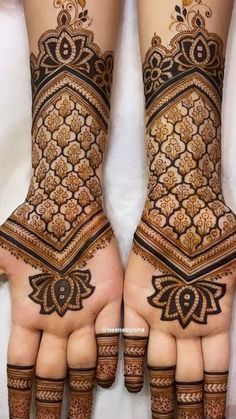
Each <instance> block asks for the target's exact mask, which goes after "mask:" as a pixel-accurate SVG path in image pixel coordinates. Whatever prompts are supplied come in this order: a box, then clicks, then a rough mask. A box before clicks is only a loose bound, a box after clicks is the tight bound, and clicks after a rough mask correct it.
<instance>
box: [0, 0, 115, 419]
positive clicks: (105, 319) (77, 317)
mask: <svg viewBox="0 0 236 419" xmlns="http://www.w3.org/2000/svg"><path fill="white" fill-rule="evenodd" d="M67 3H72V9H70V8H69V9H67V6H68V4H67ZM75 3H76V2H62V3H60V2H59V3H58V2H55V1H53V0H52V1H50V2H48V1H47V0H43V1H42V0H40V1H34V2H31V1H30V0H29V1H28V0H25V2H24V7H25V14H26V22H27V28H28V36H29V48H30V53H31V54H34V55H35V56H36V57H37V56H38V54H39V52H40V51H38V48H39V44H38V41H39V39H40V37H41V36H42V35H43V34H44V33H45V32H47V31H48V33H50V31H53V30H54V31H55V29H56V27H57V25H58V21H57V19H58V16H59V13H61V14H60V16H62V17H63V16H65V20H63V18H62V20H61V22H60V24H61V25H62V29H63V30H65V31H67V30H68V31H70V34H73V36H76V35H75V32H74V30H75V29H74V27H72V26H70V27H69V24H70V23H71V18H72V17H73V16H74V17H75V18H76V17H77V18H78V13H81V12H83V13H84V12H85V15H84V16H86V10H88V12H87V16H88V13H89V19H90V18H91V21H88V17H87V18H86V17H85V20H84V22H85V23H83V24H87V23H88V22H89V29H88V30H89V31H91V32H89V33H93V34H94V42H95V43H96V44H97V45H99V48H100V49H101V51H102V52H103V51H104V52H105V51H113V50H114V47H115V40H116V28H117V24H118V19H119V2H117V1H116V0H115V1H112V5H111V4H110V3H111V2H110V0H109V1H107V0H103V1H102V2H99V3H100V4H99V6H98V4H97V2H95V1H93V0H88V1H87V2H78V3H79V4H78V5H77V6H76V4H75ZM101 3H102V4H101ZM108 3H109V7H108ZM101 5H102V7H100V6H101ZM76 7H78V11H77V9H76ZM63 13H64V15H63ZM73 13H75V15H73ZM66 19H67V23H68V27H66V23H65V22H66ZM86 19H87V21H86ZM81 22H83V21H81ZM83 24H82V25H83ZM63 25H64V26H63ZM77 33H78V34H81V33H82V34H83V33H86V36H87V32H83V29H82V32H81V29H80V28H78V29H77ZM73 39H75V38H73ZM57 42H59V41H57ZM67 48H68V46H66V47H65V54H68V51H67ZM97 51H98V49H96V53H97ZM60 53H61V52H60V51H59V53H58V54H60ZM62 53H64V52H62ZM99 54H100V52H99ZM101 60H102V59H101ZM72 67H73V66H72ZM72 67H71V68H72ZM58 68H59V69H61V68H62V67H61V65H59V67H58ZM62 76H63V77H64V75H63V73H62ZM95 76H96V74H95ZM76 77H77V75H76ZM76 85H77V86H78V87H80V77H79V76H78V77H77V79H76ZM53 86H54V85H53V82H52V87H53ZM68 92H69V90H68V91H66V93H63V94H65V95H66V96H61V97H62V98H64V100H65V101H66V100H67V99H68V97H70V98H71V97H72V96H70V92H69V93H68ZM72 95H73V94H72ZM76 101H77V103H78V106H80V99H79V98H77V99H76ZM56 106H57V105H56ZM81 106H82V105H81ZM50 109H51V108H49V112H50ZM61 109H63V108H61ZM41 112H42V113H41V115H44V114H43V112H44V111H41ZM46 112H47V110H46ZM61 112H62V114H63V112H64V111H63V110H62V111H61ZM68 112H69V111H68ZM82 112H85V111H84V110H83V111H82ZM62 114H61V115H62ZM78 114H79V112H78ZM93 115H94V118H96V117H97V115H96V110H95V111H94V114H93ZM75 116H77V114H75ZM46 118H49V117H48V116H47V114H46ZM65 118H66V117H65ZM87 118H88V119H87V121H88V120H89V121H90V120H91V116H90V115H89V116H88V117H87ZM48 120H49V119H48ZM67 129H68V128H67ZM69 135H73V136H74V132H73V128H72V126H69ZM33 137H34V139H35V131H34V130H33ZM58 138H61V137H58ZM67 138H69V137H67ZM54 139H55V138H54ZM47 140H48V141H49V146H50V141H51V143H53V141H52V140H50V139H49V137H47ZM34 141H35V140H34ZM54 144H55V143H54ZM63 153H64V151H63ZM81 153H82V152H81ZM79 157H80V156H79ZM79 157H78V158H79ZM63 158H64V157H63ZM71 162H72V160H71ZM100 163H101V161H100ZM71 164H72V163H70V164H69V163H68V166H67V168H68V170H69V171H71ZM49 169H50V168H48V169H47V170H49ZM89 170H91V169H89ZM91 173H92V172H91ZM95 176H96V182H100V178H101V164H100V165H99V167H97V171H96V175H95ZM36 178H37V175H36V177H35V172H34V174H33V176H32V179H31V186H32V185H33V187H34V188H35V189H36V191H37V190H38V189H37V188H38V186H37V181H36ZM78 178H79V176H78ZM64 179H65V177H64ZM35 182H36V183H35ZM60 185H62V184H59V186H60ZM81 193H82V194H83V190H81ZM46 198H47V197H46ZM79 199H80V198H79ZM90 199H91V200H92V201H93V202H95V200H96V199H97V198H96V196H95V195H93V193H92V192H91V195H90ZM101 199H102V197H101ZM29 202H30V199H28V198H27V199H26V201H25V203H24V205H25V204H27V205H28V203H29ZM71 202H72V201H69V202H68V203H69V205H70V203H71ZM53 205H54V209H55V208H58V206H55V203H54V204H53ZM71 205H72V204H71ZM99 205H100V204H99ZM73 208H76V207H73ZM78 211H81V209H79V210H78ZM84 211H85V212H86V215H89V214H90V213H91V212H92V211H94V204H92V205H91V206H90V205H88V206H87V209H86V210H84ZM101 211H102V210H101ZM43 234H44V233H43ZM89 234H90V236H88V238H87V240H88V241H89V240H90V239H91V235H92V234H93V232H91V233H89ZM101 243H102V242H101ZM104 243H105V245H104ZM104 243H103V245H99V246H98V248H97V250H96V251H95V252H94V251H93V253H92V254H91V256H92V257H89V258H85V257H84V256H82V257H81V258H80V260H78V261H77V262H76V264H75V265H74V269H79V270H80V272H90V274H91V277H90V284H89V287H90V295H88V296H87V297H86V298H85V299H84V300H83V302H82V306H83V307H79V305H78V309H73V311H72V310H70V309H68V310H67V309H66V310H64V312H62V313H61V315H59V314H58V313H57V312H56V311H54V312H52V313H51V314H47V313H46V312H45V310H44V313H42V310H43V309H42V304H43V303H40V304H41V314H40V304H39V303H35V301H33V300H32V299H31V298H29V295H30V294H31V293H32V286H31V284H30V282H29V278H30V277H32V276H35V275H41V274H42V273H45V272H47V270H45V269H41V268H40V266H38V265H37V263H38V262H37V260H33V259H30V258H29V257H27V260H26V261H25V259H24V256H23V257H21V255H22V253H19V254H18V253H17V252H18V250H17V249H16V250H14V251H12V248H11V247H10V248H9V249H8V246H5V245H2V246H1V247H0V274H5V275H6V276H7V278H8V280H9V284H10V293H11V301H12V327H11V335H10V340H9V347H8V364H9V365H11V366H14V367H16V368H18V369H19V368H21V367H28V366H32V367H35V374H36V376H37V377H40V380H41V381H40V383H41V384H40V383H39V384H38V383H37V386H39V387H38V390H37V391H38V392H37V395H36V398H38V399H37V402H38V405H37V413H36V416H37V417H38V418H41V417H46V415H47V414H48V415H49V414H51V415H52V416H50V417H54V418H58V417H60V409H61V400H59V399H60V397H62V395H59V396H58V394H59V393H60V394H61V390H60V391H59V393H58V394H56V393H53V391H54V390H53V387H52V388H51V387H50V385H52V384H50V383H53V381H52V380H57V381H58V382H59V386H60V382H62V381H60V380H63V379H65V378H66V375H67V370H68V368H69V369H70V371H71V372H70V374H71V375H72V376H73V374H74V371H75V370H76V371H77V373H78V374H82V378H81V377H79V379H80V380H82V381H83V370H84V369H89V370H91V377H92V378H91V377H89V378H88V385H89V387H88V388H87V390H88V399H87V400H88V401H86V400H85V401H83V396H82V398H81V397H80V394H78V393H76V391H74V389H73V385H74V384H73V382H72V381H73V380H74V383H75V382H76V380H77V378H76V379H71V383H70V385H71V391H72V393H73V392H74V393H73V395H72V398H71V402H70V413H69V414H70V417H71V418H72V417H73V418H74V417H77V418H79V417H81V419H82V418H84V417H85V416H86V418H89V417H90V416H91V394H90V390H91V389H92V387H93V370H94V369H95V370H96V366H97V361H98V365H99V363H100V366H99V367H98V369H99V372H98V369H97V381H98V383H99V384H100V385H101V386H104V387H109V386H110V385H111V384H112V383H113V381H114V379H115V369H116V366H115V364H116V362H117V353H116V351H117V343H115V344H114V347H112V348H113V349H112V348H111V351H113V354H110V355H115V358H114V362H115V363H114V364H111V362H110V364H109V365H107V364H106V365H104V363H103V361H102V362H101V359H100V356H103V355H104V354H103V355H101V354H100V352H99V351H100V350H101V347H102V346H101V345H102V343H101V339H103V340H104V336H105V339H106V332H105V329H106V328H117V327H119V326H120V306H121V298H122V286H123V272H122V267H121V262H120V257H119V253H118V249H117V245H116V242H115V239H114V236H111V235H110V236H109V240H107V241H106V242H105V241H104ZM16 256H17V257H16ZM69 256H70V255H69ZM36 259H37V258H36ZM31 261H32V263H31ZM35 261H36V263H35ZM25 262H29V263H25ZM51 272H52V271H51ZM52 274H53V273H52ZM93 287H94V288H93ZM60 290H61V291H64V286H63V287H61V289H60ZM91 290H92V292H91ZM81 292H82V291H81ZM77 298H79V295H77ZM77 303H78V302H77ZM58 307H59V306H58ZM101 334H103V335H104V336H103V335H102V336H100V338H99V336H98V335H101ZM99 339H100V340H99ZM111 345H112V344H111ZM108 347H109V346H108ZM105 356H106V355H105ZM99 359H100V361H99ZM104 368H105V370H106V371H107V372H108V371H110V377H109V379H108V381H106V377H105V375H106V373H105V375H104ZM78 371H79V372H78ZM81 371H82V373H81ZM108 375H109V374H108ZM72 378H73V377H72ZM107 378H108V377H107ZM43 379H46V380H48V384H47V383H46V385H48V386H49V393H50V391H51V392H52V397H54V395H55V397H59V399H58V400H59V402H58V408H57V410H55V411H54V410H53V411H51V410H50V409H51V405H50V406H49V405H47V403H48V401H47V400H46V401H43V400H41V399H40V400H41V401H40V403H41V402H42V403H41V404H40V403H39V398H40V397H41V393H40V385H41V386H42V385H44V384H42V380H43ZM79 379H78V380H79ZM89 380H90V381H89ZM78 382H79V381H77V384H78ZM86 385H87V384H86ZM62 390H63V388H62ZM17 397H18V396H17ZM19 397H21V396H19ZM10 398H11V396H10ZM23 398H24V396H23V397H22V398H21V399H20V401H18V402H17V401H14V400H12V401H11V400H10V405H9V408H10V414H11V417H21V418H22V419H27V418H28V417H29V406H30V399H27V400H26V399H25V400H26V401H25V400H23V401H22V399H23ZM17 400H18V399H17ZM11 403H12V404H11ZM20 403H22V406H23V407H21V405H20ZM45 403H46V404H45ZM86 403H87V404H86ZM45 406H46V407H45ZM76 406H77V407H76ZM11 409H12V410H11ZM17 409H18V410H17ZM47 409H49V410H50V411H49V410H47ZM50 412H51V413H50Z"/></svg>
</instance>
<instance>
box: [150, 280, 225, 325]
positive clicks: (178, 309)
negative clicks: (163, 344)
mask: <svg viewBox="0 0 236 419" xmlns="http://www.w3.org/2000/svg"><path fill="white" fill-rule="evenodd" d="M152 284H153V288H154V289H155V293H154V294H153V295H152V296H150V297H149V298H148V302H149V303H150V304H151V305H153V306H154V307H158V308H161V309H162V316H161V319H162V320H176V319H178V320H179V322H180V324H181V326H182V327H183V328H186V327H187V326H188V324H189V323H190V322H191V321H195V322H196V323H200V324H206V323H207V316H208V315H209V314H217V313H220V312H221V308H220V304H219V300H220V299H221V298H222V297H223V295H224V294H225V291H226V285H224V284H219V283H218V284H217V283H214V282H210V281H206V280H204V281H196V282H194V283H191V285H190V284H186V283H185V282H184V281H181V280H179V279H178V277H174V276H172V275H159V276H153V278H152Z"/></svg>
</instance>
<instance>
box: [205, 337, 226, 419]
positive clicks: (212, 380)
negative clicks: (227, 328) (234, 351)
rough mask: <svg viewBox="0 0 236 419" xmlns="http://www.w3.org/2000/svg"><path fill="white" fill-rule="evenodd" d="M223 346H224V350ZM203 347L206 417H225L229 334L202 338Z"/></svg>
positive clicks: (209, 418) (212, 418)
mask: <svg viewBox="0 0 236 419" xmlns="http://www.w3.org/2000/svg"><path fill="white" fill-rule="evenodd" d="M222 348H224V350H223V351H222ZM202 349H203V358H204V368H205V373H204V417H205V418H206V419H224V418H225V417H226V416H225V415H226V397H227V384H228V367H229V356H230V339H229V334H228V333H224V334H219V335H216V336H210V337H205V338H202Z"/></svg>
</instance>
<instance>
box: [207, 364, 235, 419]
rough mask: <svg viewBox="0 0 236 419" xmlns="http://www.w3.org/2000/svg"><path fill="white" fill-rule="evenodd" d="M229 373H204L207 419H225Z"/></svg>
mask: <svg viewBox="0 0 236 419" xmlns="http://www.w3.org/2000/svg"><path fill="white" fill-rule="evenodd" d="M228 376H229V373H228V371H226V372H206V371H205V373H204V417H205V419H224V418H225V415H226V398H227V386H228Z"/></svg>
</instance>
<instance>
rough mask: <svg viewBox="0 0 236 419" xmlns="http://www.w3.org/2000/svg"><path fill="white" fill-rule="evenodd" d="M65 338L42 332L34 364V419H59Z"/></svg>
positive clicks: (65, 360) (65, 361)
mask: <svg viewBox="0 0 236 419" xmlns="http://www.w3.org/2000/svg"><path fill="white" fill-rule="evenodd" d="M66 352H67V337H61V336H55V335H52V334H49V333H46V332H44V333H43V335H42V340H41V343H40V348H39V353H38V358H37V364H36V393H35V400H36V418H37V419H44V418H47V417H50V419H59V418H60V417H61V407H62V399H63V390H64V383H65V377H66V373H67V359H66Z"/></svg>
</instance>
